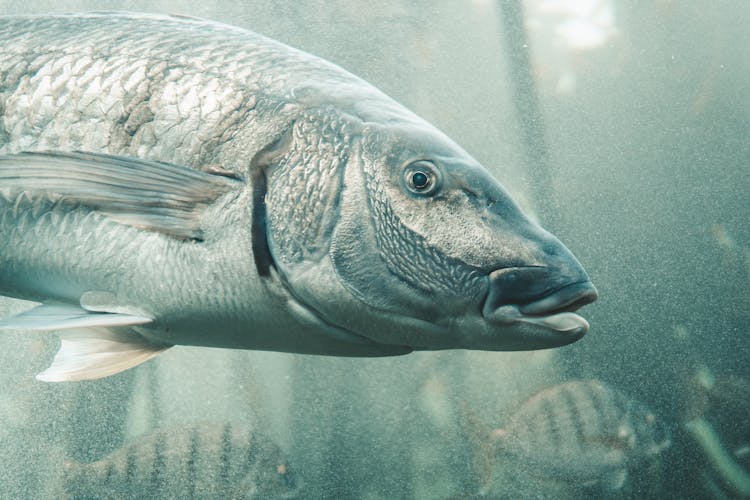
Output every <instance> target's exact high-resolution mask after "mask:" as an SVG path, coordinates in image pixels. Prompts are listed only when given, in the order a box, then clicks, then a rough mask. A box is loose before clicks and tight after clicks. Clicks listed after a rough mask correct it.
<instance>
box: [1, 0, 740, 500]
mask: <svg viewBox="0 0 750 500" xmlns="http://www.w3.org/2000/svg"><path fill="white" fill-rule="evenodd" d="M89 10H128V11H141V12H161V13H172V14H184V15H190V16H197V17H204V18H209V19H213V20H216V21H221V22H226V23H228V24H233V25H236V26H240V27H243V28H247V29H251V30H253V31H257V32H259V33H262V34H264V35H267V36H269V37H271V38H275V39H277V40H280V41H282V42H285V43H287V44H289V45H291V46H294V47H297V48H300V49H303V50H305V51H307V52H310V53H312V54H315V55H318V56H321V57H323V58H325V59H328V60H330V61H332V62H334V63H336V64H339V65H340V66H342V67H344V68H345V69H347V70H349V71H351V72H352V73H354V74H356V75H358V76H360V77H362V78H364V79H365V80H367V81H369V82H370V83H372V84H374V85H375V86H377V87H379V88H380V89H382V90H383V91H385V92H386V93H387V94H388V95H390V96H391V97H393V98H395V99H396V100H397V101H399V102H400V103H402V104H404V105H406V106H407V107H408V108H410V109H412V110H414V111H415V112H417V113H418V114H419V115H420V116H422V117H424V118H425V119H426V120H427V121H429V122H431V123H432V124H434V125H436V126H437V127H438V128H440V129H441V130H443V131H444V132H446V133H447V134H448V135H449V136H450V137H451V138H452V139H454V140H455V141H456V142H457V143H459V144H460V145H461V146H463V147H464V148H465V149H466V150H467V151H468V152H470V153H471V154H472V155H474V156H475V157H476V158H477V160H479V161H480V163H482V164H483V165H485V166H486V167H487V168H489V169H490V170H491V171H492V173H493V174H494V175H495V176H496V177H497V178H499V179H500V181H501V182H502V183H503V184H504V185H505V186H506V188H508V189H509V190H510V191H511V192H512V193H513V194H514V195H515V196H516V199H518V200H520V202H521V204H522V205H523V206H524V208H525V209H526V210H529V211H531V212H533V213H535V214H536V216H537V218H538V219H539V220H540V221H541V223H542V225H543V226H545V227H546V228H547V229H549V230H551V231H552V232H553V233H554V234H555V235H556V236H558V237H559V238H560V240H561V241H563V242H564V243H565V244H566V245H567V246H568V247H569V248H570V249H571V251H572V252H573V253H574V254H575V255H576V256H577V257H578V258H579V260H580V261H581V262H582V264H583V265H584V266H585V267H586V269H587V271H588V273H589V275H590V276H591V279H592V281H593V282H594V283H595V284H596V286H597V288H598V290H599V294H600V298H599V300H598V301H597V302H596V303H594V304H592V305H590V306H587V307H586V308H585V309H584V312H583V314H584V315H585V316H586V318H587V319H588V320H589V322H590V324H591V330H590V332H589V333H588V334H587V335H586V336H585V337H584V338H583V339H581V340H580V341H579V342H577V343H575V344H572V345H570V346H567V347H563V348H559V349H554V350H548V351H536V352H519V353H485V352H470V351H446V352H435V353H416V354H410V355H408V356H404V357H396V358H383V359H346V358H332V357H315V356H304V355H292V354H280V353H265V352H247V351H232V350H220V349H208V348H192V347H177V348H173V349H170V350H169V351H168V352H167V353H165V354H163V355H161V356H159V357H158V358H157V359H156V360H153V361H150V362H148V363H146V364H144V365H143V366H140V367H138V368H136V369H133V370H130V371H127V372H125V373H122V374H119V375H116V376H113V377H111V378H108V379H104V380H100V381H93V382H82V383H63V384H45V383H42V382H38V381H36V380H35V379H34V375H35V374H36V373H38V372H40V371H42V370H43V369H44V368H46V366H47V364H48V363H49V361H50V359H51V358H52V356H53V355H54V352H55V351H56V350H57V346H58V341H57V338H56V337H55V336H54V335H44V334H34V335H29V334H28V333H26V334H23V335H22V334H20V333H14V332H6V333H3V335H2V336H0V444H2V446H0V498H60V497H63V496H65V495H68V496H70V497H72V498H89V496H87V495H90V493H86V494H84V493H82V491H83V486H80V485H78V484H76V479H75V478H74V477H73V476H71V475H70V474H66V473H65V470H66V468H70V467H71V465H70V464H72V463H87V462H93V461H96V460H99V459H101V458H102V457H107V456H109V455H110V454H111V453H112V452H114V451H116V450H118V449H120V448H121V447H122V446H123V444H124V443H128V442H131V441H132V440H133V439H135V438H136V437H137V436H140V435H148V434H149V433H152V432H154V430H156V429H170V428H177V427H179V426H184V425H186V424H191V423H199V422H200V423H206V422H208V423H213V424H215V425H216V426H217V428H218V427H221V426H224V425H225V424H227V423H232V424H233V425H236V426H244V427H249V428H251V429H253V430H254V431H256V432H259V433H262V434H263V435H265V436H268V437H269V439H270V440H272V441H273V442H274V443H276V444H278V446H280V447H281V449H283V450H284V453H285V456H286V457H287V458H288V463H289V464H290V467H292V468H293V469H294V471H295V476H296V479H295V480H296V482H297V483H298V485H297V494H298V496H299V497H300V498H362V499H380V498H388V499H395V498H436V499H442V498H468V497H471V496H479V495H486V496H487V497H494V498H581V497H607V498H735V497H742V496H750V397H748V396H750V368H748V357H749V354H750V337H749V335H750V224H748V219H749V216H750V85H749V84H750V32H748V30H747V25H748V21H750V3H745V2H732V1H721V0H720V1H709V0H703V1H701V0H686V1H676V0H674V1H670V0H634V1H627V2H626V1H615V0H609V1H608V0H580V1H574V0H570V1H563V0H527V1H525V2H517V1H510V0H508V1H501V0H497V1H492V0H464V1H459V0H453V1H448V0H445V1H427V0H409V1H407V0H390V1H359V0H358V1H351V0H349V1H343V0H328V1H323V0H298V1H294V2H266V1H259V0H250V1H244V2H228V1H227V2H222V1H210V0H203V1H201V2H195V1H178V0H169V1H163V2H160V1H148V2H147V1H135V0H133V1H128V2H121V1H96V2H95V1H57V2H51V1H41V0H29V1H24V2H21V1H7V0H0V14H44V13H63V12H78V11H89ZM0 244H1V243H0ZM27 307H28V304H27V303H22V302H20V301H10V300H5V301H3V302H0V316H6V315H7V314H9V313H11V312H14V311H21V310H23V309H24V308H27ZM579 379H596V380H599V381H602V382H604V383H606V384H608V385H609V386H612V387H615V388H617V390H618V391H622V393H624V394H626V395H628V397H630V398H632V399H633V400H637V401H640V402H642V403H643V404H645V405H647V406H648V407H649V408H650V409H651V410H653V412H654V414H655V415H657V418H658V419H659V420H660V421H662V422H664V425H665V426H666V427H667V429H668V434H669V436H670V444H671V445H670V446H669V447H668V448H666V449H663V450H661V451H660V452H659V453H658V455H656V456H655V457H652V458H650V459H649V460H647V461H642V462H638V463H635V462H634V463H633V465H632V467H628V477H627V479H626V480H625V482H624V483H623V484H620V485H614V486H612V485H610V486H612V487H608V486H607V485H605V484H589V483H587V482H582V481H576V480H570V479H567V480H566V479H562V480H561V479H559V478H553V477H551V475H550V474H547V473H546V471H545V470H544V468H543V467H539V466H534V465H526V466H520V465H519V464H517V463H515V462H516V461H515V460H512V459H509V458H508V457H507V456H504V455H503V454H502V453H498V452H497V451H496V450H494V449H492V446H491V445H490V444H488V443H490V442H491V438H490V434H489V432H488V430H489V429H499V428H504V427H506V426H507V424H508V423H509V422H510V421H511V420H512V418H513V416H514V414H516V413H517V412H518V410H519V408H521V406H522V404H523V403H524V401H527V400H528V399H529V398H530V397H531V396H532V395H533V394H535V393H536V392H537V391H539V390H542V389H545V388H550V387H554V386H556V385H557V384H560V383H561V382H563V381H566V380H579ZM562 412H563V410H561V409H559V408H551V409H550V408H547V409H545V411H537V413H536V414H533V413H532V415H531V418H536V419H543V418H550V415H560V414H561V413H562ZM566 418H567V417H566ZM570 418H579V419H582V418H583V417H582V415H581V413H580V412H578V413H576V412H573V414H572V415H570ZM584 424H585V422H583V423H581V425H584ZM573 428H574V429H575V426H574V427H573ZM538 446H542V445H538ZM549 446H550V449H552V448H554V443H552V442H550V445H549ZM614 447H615V448H617V446H616V445H615V446H614ZM578 453H579V454H580V456H575V455H574V456H573V461H576V460H577V459H580V461H581V462H584V461H585V460H583V459H584V458H585V457H583V454H585V453H586V447H585V446H582V447H581V448H580V450H579V451H578ZM590 467H592V468H595V467H597V465H596V464H594V465H590ZM165 473H166V474H169V470H166V471H165ZM133 495H134V496H135V497H138V496H139V495H138V494H137V493H136V492H133ZM94 496H95V495H94ZM143 496H145V494H144V495H143Z"/></svg>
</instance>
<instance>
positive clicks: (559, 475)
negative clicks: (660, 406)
mask: <svg viewBox="0 0 750 500" xmlns="http://www.w3.org/2000/svg"><path fill="white" fill-rule="evenodd" d="M490 439H492V440H494V441H495V443H496V451H497V452H498V454H499V455H500V456H503V455H504V456H507V457H510V458H511V462H510V463H515V464H519V465H522V466H523V467H524V468H529V470H531V471H532V472H531V474H532V475H543V476H545V477H547V478H550V479H555V480H560V481H564V482H566V483H570V484H573V485H575V486H579V487H584V488H587V487H600V488H602V489H604V490H610V491H612V490H619V489H621V488H622V487H623V485H624V484H625V482H626V480H627V477H628V471H629V470H633V469H634V468H636V467H639V466H640V465H642V464H644V463H646V462H647V461H648V460H649V459H653V458H654V457H656V456H657V455H658V454H659V453H660V452H662V451H663V450H664V449H665V448H667V447H668V446H669V445H670V439H669V437H668V435H667V432H666V429H665V428H664V427H663V425H661V422H660V421H659V420H658V419H657V417H656V415H655V414H654V413H653V412H652V411H651V410H650V409H649V408H647V407H646V406H645V405H644V404H642V403H640V402H638V401H636V400H634V399H632V398H630V397H628V396H626V395H625V394H623V393H622V392H620V391H618V390H616V389H614V388H613V387H610V386H608V385H607V384H604V383H603V382H600V381H598V380H574V381H569V382H565V383H562V384H558V385H555V386H552V387H549V388H547V389H544V390H542V391H540V392H538V393H537V394H535V395H534V396H532V397H531V398H529V399H528V400H527V401H526V402H525V403H523V404H522V405H521V407H520V408H519V409H518V410H517V411H516V412H515V413H514V414H513V416H512V417H511V420H510V422H509V423H508V425H507V426H506V427H504V428H502V429H495V430H493V431H491V432H490Z"/></svg>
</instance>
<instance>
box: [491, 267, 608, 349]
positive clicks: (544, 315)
mask: <svg viewBox="0 0 750 500" xmlns="http://www.w3.org/2000/svg"><path fill="white" fill-rule="evenodd" d="M597 297H598V293H597V291H596V288H595V287H594V285H593V284H592V283H591V281H589V280H582V281H577V282H575V283H570V284H567V285H564V286H562V287H559V288H556V289H553V290H551V291H547V292H546V293H545V294H544V295H543V296H542V297H540V298H537V299H536V300H533V301H532V302H528V303H525V304H505V305H502V306H500V307H497V308H495V309H492V307H491V304H490V303H489V302H488V301H486V302H485V304H484V306H483V308H482V316H484V318H485V319H486V320H488V321H490V322H492V323H501V324H502V323H504V324H510V323H529V324H533V325H536V326H539V327H542V328H544V329H545V330H548V331H551V332H555V333H560V334H564V335H565V336H566V337H571V338H573V340H576V339H578V338H580V337H582V336H583V335H584V334H585V333H586V332H587V331H588V329H589V324H588V322H587V321H586V320H585V319H584V318H583V317H581V316H579V315H577V314H574V313H573V311H575V310H577V309H579V308H580V307H582V306H584V305H586V304H589V303H591V302H593V301H595V300H596V299H597Z"/></svg>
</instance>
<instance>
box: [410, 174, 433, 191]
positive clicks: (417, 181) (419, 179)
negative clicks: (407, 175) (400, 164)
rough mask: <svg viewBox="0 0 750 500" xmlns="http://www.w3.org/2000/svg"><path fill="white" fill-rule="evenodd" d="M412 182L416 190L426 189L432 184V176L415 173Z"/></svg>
mask: <svg viewBox="0 0 750 500" xmlns="http://www.w3.org/2000/svg"><path fill="white" fill-rule="evenodd" d="M411 182H412V185H413V186H414V188H415V189H420V190H421V189H426V188H427V187H428V186H429V184H430V176H429V175H427V174H426V173H424V172H414V173H413V174H412V176H411Z"/></svg>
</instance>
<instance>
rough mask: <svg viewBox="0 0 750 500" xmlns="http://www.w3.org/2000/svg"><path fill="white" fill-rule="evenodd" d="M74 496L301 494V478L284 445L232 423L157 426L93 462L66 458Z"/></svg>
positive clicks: (68, 490)
mask: <svg viewBox="0 0 750 500" xmlns="http://www.w3.org/2000/svg"><path fill="white" fill-rule="evenodd" d="M62 485H63V486H62V488H63V490H64V492H65V495H69V496H70V497H71V498H82V497H85V498H185V499H188V498H233V499H240V498H247V499H251V498H263V499H266V498H269V499H270V498H297V497H298V496H299V494H300V484H299V481H298V480H297V478H296V473H295V472H294V470H293V469H292V468H291V467H290V465H289V463H288V462H287V460H286V458H285V456H284V454H283V452H282V451H281V449H280V448H279V447H278V446H277V445H276V444H275V443H274V442H273V441H272V440H271V439H270V438H268V437H266V436H265V435H263V434H261V433H258V432H255V431H254V430H252V429H249V428H247V427H244V426H241V425H235V424H231V423H223V424H216V423H208V422H206V423H197V424H192V425H178V426H175V427H167V428H164V429H158V430H156V431H155V432H152V433H149V434H146V435H142V436H139V437H136V438H133V439H131V440H129V441H127V442H126V443H125V444H124V445H123V446H122V447H121V448H118V449H117V450H115V451H113V452H112V453H110V454H109V455H106V456H105V457H103V458H101V459H99V460H97V461H95V462H91V463H80V462H75V461H72V460H67V461H65V464H64V473H63V479H62Z"/></svg>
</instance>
